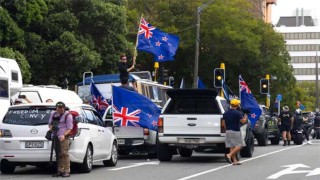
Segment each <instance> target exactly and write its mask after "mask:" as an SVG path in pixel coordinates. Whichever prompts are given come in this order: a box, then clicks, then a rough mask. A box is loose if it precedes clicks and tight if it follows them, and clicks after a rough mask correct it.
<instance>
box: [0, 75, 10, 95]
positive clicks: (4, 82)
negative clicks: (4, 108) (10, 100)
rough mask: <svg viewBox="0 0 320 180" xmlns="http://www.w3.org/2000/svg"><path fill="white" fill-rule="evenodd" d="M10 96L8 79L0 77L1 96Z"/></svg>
mask: <svg viewBox="0 0 320 180" xmlns="http://www.w3.org/2000/svg"><path fill="white" fill-rule="evenodd" d="M7 97H9V88H8V79H0V98H7Z"/></svg>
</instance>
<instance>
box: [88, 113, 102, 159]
mask: <svg viewBox="0 0 320 180" xmlns="http://www.w3.org/2000/svg"><path fill="white" fill-rule="evenodd" d="M83 111H84V114H85V116H86V119H87V121H88V124H87V125H88V127H89V134H90V140H91V142H92V145H93V152H94V153H93V159H99V157H101V153H102V152H101V145H100V143H101V139H100V138H101V137H100V135H101V133H100V132H101V127H100V126H99V125H98V122H97V120H96V117H95V115H94V113H93V111H92V109H87V108H85V109H83Z"/></svg>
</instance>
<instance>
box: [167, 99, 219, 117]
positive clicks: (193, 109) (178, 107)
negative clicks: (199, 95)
mask: <svg viewBox="0 0 320 180" xmlns="http://www.w3.org/2000/svg"><path fill="white" fill-rule="evenodd" d="M166 113H168V114H221V111H220V108H219V106H218V103H217V101H216V100H215V99H176V100H173V101H171V102H170V105H169V106H168V108H167V109H166Z"/></svg>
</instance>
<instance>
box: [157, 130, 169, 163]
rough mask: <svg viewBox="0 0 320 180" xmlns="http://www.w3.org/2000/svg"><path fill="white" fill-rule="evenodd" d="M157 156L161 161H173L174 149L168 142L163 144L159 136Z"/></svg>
mask: <svg viewBox="0 0 320 180" xmlns="http://www.w3.org/2000/svg"><path fill="white" fill-rule="evenodd" d="M157 156H158V159H159V161H171V159H172V151H171V149H170V147H169V146H168V144H162V143H160V142H159V138H158V136H157Z"/></svg>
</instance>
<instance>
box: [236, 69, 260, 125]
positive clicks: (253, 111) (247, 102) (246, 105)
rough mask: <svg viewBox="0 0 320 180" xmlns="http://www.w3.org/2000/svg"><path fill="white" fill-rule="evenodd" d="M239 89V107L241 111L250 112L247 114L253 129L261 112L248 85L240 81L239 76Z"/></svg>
mask: <svg viewBox="0 0 320 180" xmlns="http://www.w3.org/2000/svg"><path fill="white" fill-rule="evenodd" d="M239 88H240V101H241V106H242V108H243V109H248V110H250V113H249V114H248V118H249V120H250V122H251V126H252V127H254V125H255V124H256V122H257V120H258V119H259V117H260V115H261V113H262V111H261V109H260V106H259V104H258V102H257V101H256V99H255V98H254V96H253V95H252V93H251V90H250V89H249V87H248V85H247V84H246V82H245V81H244V80H243V79H242V77H241V75H240V76H239Z"/></svg>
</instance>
